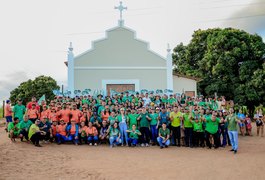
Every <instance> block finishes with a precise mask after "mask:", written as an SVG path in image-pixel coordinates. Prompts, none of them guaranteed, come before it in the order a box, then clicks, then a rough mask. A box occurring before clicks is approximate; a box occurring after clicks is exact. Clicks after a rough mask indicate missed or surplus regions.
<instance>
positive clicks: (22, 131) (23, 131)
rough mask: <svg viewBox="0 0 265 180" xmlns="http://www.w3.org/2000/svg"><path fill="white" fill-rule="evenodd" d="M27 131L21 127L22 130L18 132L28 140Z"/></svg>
mask: <svg viewBox="0 0 265 180" xmlns="http://www.w3.org/2000/svg"><path fill="white" fill-rule="evenodd" d="M28 133H29V132H28V131H26V130H25V129H22V130H21V131H20V134H22V135H23V137H25V139H26V140H29V136H28Z"/></svg>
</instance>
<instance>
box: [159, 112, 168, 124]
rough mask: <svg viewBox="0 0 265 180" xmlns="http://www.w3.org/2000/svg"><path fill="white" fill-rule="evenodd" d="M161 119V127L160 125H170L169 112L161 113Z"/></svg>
mask: <svg viewBox="0 0 265 180" xmlns="http://www.w3.org/2000/svg"><path fill="white" fill-rule="evenodd" d="M159 117H160V118H161V119H160V121H159V125H160V126H161V125H162V124H163V123H166V124H167V125H169V121H168V118H169V113H168V112H165V113H162V112H160V113H159Z"/></svg>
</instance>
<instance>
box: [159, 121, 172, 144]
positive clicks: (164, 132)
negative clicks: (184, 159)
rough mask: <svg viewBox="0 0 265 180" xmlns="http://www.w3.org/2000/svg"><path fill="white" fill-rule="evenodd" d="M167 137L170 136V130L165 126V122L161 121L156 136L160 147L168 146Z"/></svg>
mask: <svg viewBox="0 0 265 180" xmlns="http://www.w3.org/2000/svg"><path fill="white" fill-rule="evenodd" d="M169 137H170V131H169V129H168V128H167V124H166V123H163V124H162V127H161V128H159V131H158V137H157V142H158V143H159V146H160V148H161V149H163V148H165V147H166V148H167V147H168V146H169V144H170V140H169Z"/></svg>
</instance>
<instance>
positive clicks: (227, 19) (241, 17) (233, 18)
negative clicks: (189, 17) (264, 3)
mask: <svg viewBox="0 0 265 180" xmlns="http://www.w3.org/2000/svg"><path fill="white" fill-rule="evenodd" d="M262 16H265V14H257V15H249V16H239V17H232V18H226V19H212V20H206V21H201V22H217V21H232V20H236V19H246V18H254V17H262Z"/></svg>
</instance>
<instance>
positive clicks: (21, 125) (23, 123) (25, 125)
mask: <svg viewBox="0 0 265 180" xmlns="http://www.w3.org/2000/svg"><path fill="white" fill-rule="evenodd" d="M31 125H32V122H31V121H29V120H28V121H27V122H26V121H21V122H20V123H19V128H20V130H22V129H26V131H28V130H29V128H30V126H31Z"/></svg>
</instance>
